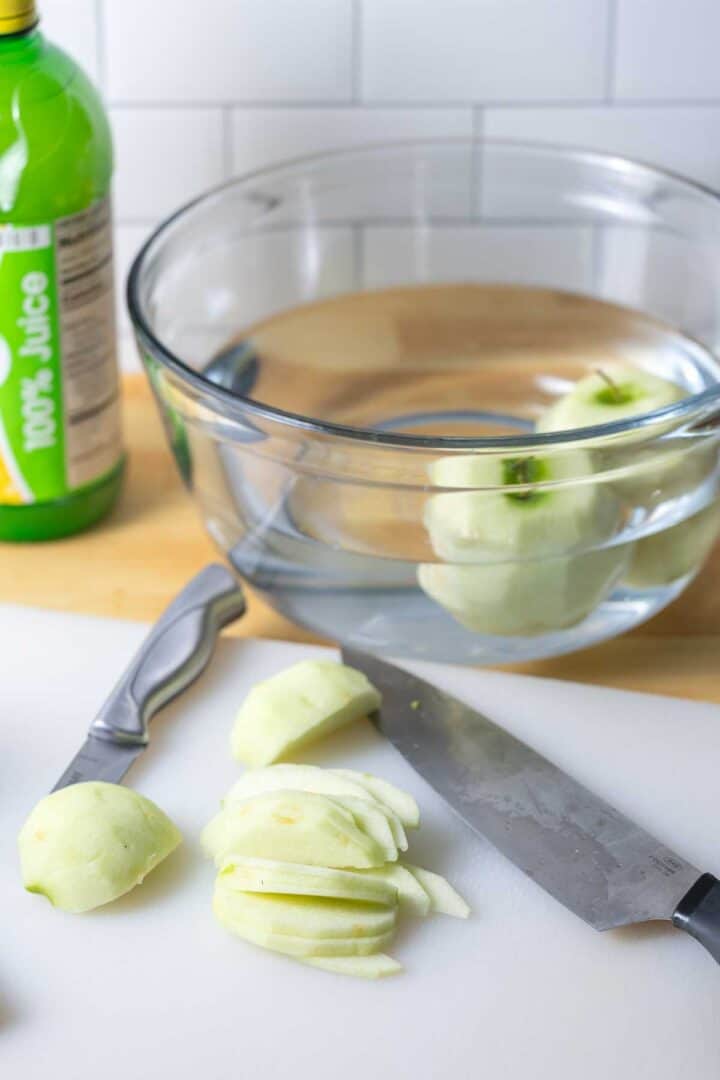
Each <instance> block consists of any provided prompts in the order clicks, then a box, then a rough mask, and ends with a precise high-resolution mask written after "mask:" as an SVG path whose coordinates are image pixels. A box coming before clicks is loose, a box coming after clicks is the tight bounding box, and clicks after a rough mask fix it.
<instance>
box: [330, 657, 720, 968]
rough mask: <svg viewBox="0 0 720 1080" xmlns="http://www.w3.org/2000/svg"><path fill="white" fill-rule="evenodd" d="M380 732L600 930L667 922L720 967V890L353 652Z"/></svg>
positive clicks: (469, 716) (550, 770) (422, 687)
mask: <svg viewBox="0 0 720 1080" xmlns="http://www.w3.org/2000/svg"><path fill="white" fill-rule="evenodd" d="M342 657H343V662H344V663H346V664H349V665H350V666H351V667H354V668H357V669H358V670H359V671H363V672H364V673H365V675H367V677H368V678H369V679H370V681H371V682H372V683H373V684H374V685H375V686H376V687H377V688H378V690H379V691H380V693H381V694H382V699H383V700H382V706H381V708H380V710H379V712H378V713H377V714H376V716H375V717H374V719H375V722H376V724H377V727H378V729H379V730H380V731H381V732H382V734H383V735H385V736H386V737H387V738H388V739H389V740H390V742H392V743H393V745H394V746H395V747H397V749H398V750H399V751H400V753H401V754H402V755H403V756H404V757H405V758H407V760H408V761H409V762H410V764H411V765H412V766H413V767H414V768H415V769H416V770H417V772H419V773H420V775H421V776H423V777H424V778H425V780H427V782H428V783H429V784H430V785H431V786H432V787H433V788H434V789H435V790H436V791H437V792H438V794H439V795H441V796H442V798H443V799H445V801H446V802H447V803H448V804H449V806H450V807H451V808H452V809H453V810H454V811H455V812H456V813H457V814H459V815H460V817H461V818H462V819H463V820H464V821H465V822H466V823H467V824H468V825H469V826H470V827H471V828H472V829H474V830H475V831H476V832H478V833H481V834H482V835H483V836H485V837H487V839H488V840H489V841H490V842H491V843H492V844H493V845H494V846H495V847H496V848H497V849H498V850H499V851H501V852H502V853H503V855H505V856H507V858H509V859H510V860H511V861H512V862H514V863H515V865H516V866H518V867H519V868H520V869H521V870H523V871H524V872H525V873H526V874H527V875H528V876H529V877H531V878H532V879H533V880H534V881H536V882H537V883H538V885H541V886H542V887H543V888H544V889H546V890H547V892H549V893H550V894H551V895H552V896H554V897H555V898H556V899H557V900H559V901H560V902H561V903H562V904H564V905H565V907H567V908H569V909H570V910H571V911H573V912H574V913H575V914H576V915H578V916H579V917H580V918H581V919H584V920H585V922H587V923H589V924H590V925H591V926H592V927H594V928H595V929H596V930H608V929H610V928H612V927H617V926H625V925H628V924H630V923H637V922H645V921H648V920H650V919H670V920H672V922H673V923H674V924H675V925H676V926H679V927H681V928H682V929H684V930H687V931H688V933H690V934H692V936H693V937H696V938H697V939H698V940H700V941H701V942H702V944H704V945H705V947H706V948H707V949H708V950H709V951H710V952H711V953H712V955H713V956H714V957H715V959H716V960H718V961H720V883H719V882H717V881H716V879H715V878H714V877H712V875H710V874H701V873H700V871H699V870H698V869H697V868H696V867H694V866H693V865H692V864H691V863H689V862H687V861H686V860H685V859H683V858H682V857H681V856H679V855H676V854H675V853H674V852H673V851H671V850H670V849H669V848H667V847H665V845H663V844H662V843H661V842H660V841H659V840H656V839H655V838H654V837H653V836H651V835H650V834H649V833H647V832H645V831H644V830H643V829H641V828H640V827H639V826H637V825H635V824H634V822H632V821H631V820H630V819H629V818H627V817H625V816H624V815H623V814H621V813H619V812H618V811H617V810H615V809H614V807H612V806H610V805H609V804H608V803H606V802H605V801H604V800H602V799H600V798H598V797H597V796H596V795H593V793H592V792H591V791H588V790H587V788H584V787H583V786H582V785H581V784H579V783H577V782H576V781H575V780H573V779H572V778H571V777H570V776H568V775H567V774H566V773H564V772H562V770H561V769H559V768H557V766H555V765H553V764H552V763H551V762H550V761H548V760H547V759H546V758H544V757H542V756H541V755H540V754H538V753H536V752H535V751H534V750H532V749H531V748H530V747H529V746H526V745H525V743H522V742H520V740H519V739H516V738H515V737H514V736H512V735H510V734H509V732H507V731H505V730H504V729H503V728H501V727H500V726H499V725H497V724H494V723H493V722H492V721H491V720H489V719H488V718H487V717H485V716H483V715H482V714H481V713H479V712H477V711H476V710H475V709H472V708H471V707H470V706H468V705H465V704H464V703H463V702H462V701H459V700H457V699H456V698H453V697H452V696H450V695H449V694H446V693H444V692H443V691H441V690H439V689H437V687H434V686H432V685H431V684H430V683H427V682H425V681H424V680H422V679H419V678H418V677H417V676H415V675H412V674H410V673H409V672H407V671H404V670H402V669H401V668H398V667H395V666H394V665H392V664H388V663H386V662H385V661H383V660H379V659H378V658H377V657H374V656H369V655H367V654H365V653H362V652H359V651H357V650H355V649H352V648H345V647H343V649H342Z"/></svg>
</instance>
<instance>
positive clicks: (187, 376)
mask: <svg viewBox="0 0 720 1080" xmlns="http://www.w3.org/2000/svg"><path fill="white" fill-rule="evenodd" d="M454 146H455V147H460V146H465V147H468V148H471V149H472V148H477V147H484V146H498V147H510V148H513V149H518V150H521V151H522V150H527V151H529V152H542V153H546V154H547V155H548V156H551V157H552V156H554V157H556V158H567V159H569V160H571V161H575V162H577V163H582V162H584V163H589V164H596V165H598V164H599V165H602V166H604V167H605V168H608V169H613V168H614V169H616V170H619V171H623V172H625V173H627V172H633V173H635V174H636V175H638V176H642V175H644V176H646V177H648V178H649V177H653V178H656V179H657V178H664V179H666V180H669V181H671V183H673V184H674V185H677V186H678V187H680V188H681V189H683V188H684V189H685V190H687V191H689V192H692V194H693V196H695V197H698V196H700V197H701V198H702V199H703V200H704V201H705V200H706V201H709V202H710V203H712V204H713V205H714V206H715V207H716V208H718V209H720V192H718V191H715V190H714V189H713V188H711V187H710V186H709V185H707V184H704V183H702V182H701V181H697V180H691V179H690V178H689V177H687V176H683V175H682V174H681V173H678V172H675V171H674V170H672V169H667V168H664V167H661V166H657V165H653V164H651V163H649V162H645V161H643V160H639V159H636V158H631V157H627V156H625V155H623V154H615V153H610V152H606V151H602V150H594V149H591V148H588V147H583V146H577V145H571V144H567V145H566V144H562V143H553V142H543V141H539V140H532V139H522V138H519V139H516V138H484V137H474V136H446V137H434V138H432V137H430V138H419V139H394V140H388V141H381V142H366V143H360V144H357V145H354V146H350V147H344V148H339V149H334V150H323V151H320V152H318V153H314V154H303V155H298V156H296V157H292V158H287V159H283V160H281V161H277V162H274V163H273V164H272V165H269V166H263V167H262V168H259V169H254V170H252V171H250V172H245V173H242V174H241V175H239V176H235V177H231V178H230V179H228V180H224V181H223V182H222V183H220V184H216V185H214V186H213V187H211V188H209V189H208V190H207V191H205V192H203V193H201V194H200V195H198V196H196V197H195V198H193V199H190V200H188V201H187V202H185V203H183V204H182V205H181V206H179V207H178V208H177V209H176V210H175V211H173V213H171V214H170V215H168V216H167V217H166V218H164V219H163V220H162V221H161V222H160V224H159V225H157V226H156V228H155V229H153V231H152V232H151V233H150V235H149V236H148V237H147V238H146V240H145V241H144V243H143V244H142V246H141V247H140V249H139V251H138V252H137V253H136V255H135V257H134V259H133V261H132V264H131V266H130V270H129V272H128V276H127V281H126V287H125V299H126V303H127V308H128V311H129V314H130V320H131V323H132V325H133V328H134V330H135V333H136V335H137V338H138V339H139V343H140V344H141V345H142V346H143V348H148V349H149V351H150V352H151V354H152V355H153V356H154V358H156V359H159V360H160V361H161V362H162V363H163V365H164V366H165V367H167V368H168V369H169V370H170V371H171V372H172V373H173V374H174V375H175V376H176V377H178V378H179V379H180V380H181V382H184V383H187V384H189V385H190V386H191V387H192V388H194V389H195V390H196V391H197V392H199V393H200V394H201V395H202V397H203V398H208V397H209V398H210V399H211V400H212V401H213V402H214V403H215V404H216V405H217V406H218V408H219V411H220V412H221V413H222V414H223V415H225V416H229V417H230V418H232V417H234V416H236V417H237V418H238V419H239V420H240V421H241V422H243V423H247V419H248V415H250V416H254V417H256V418H258V419H262V420H266V421H268V420H269V421H271V422H274V423H279V424H282V425H284V426H288V427H292V428H296V429H299V430H302V431H309V432H314V433H316V434H318V435H323V436H330V437H335V438H339V439H350V440H353V441H355V442H365V443H371V444H373V445H374V446H387V447H389V448H395V449H400V448H406V449H419V450H438V451H452V450H463V451H467V450H502V449H504V448H508V447H512V448H513V449H532V448H536V447H538V446H540V447H542V446H554V445H565V444H568V443H573V444H577V443H583V442H587V441H595V440H597V439H600V438H606V437H611V436H614V435H622V434H626V433H628V432H631V431H638V430H640V431H641V430H642V429H644V428H647V427H651V426H652V425H654V424H656V423H659V424H664V423H665V422H666V421H675V420H681V419H682V418H683V417H685V416H687V415H689V414H692V413H695V412H696V411H698V412H700V413H703V412H704V411H705V408H706V406H707V407H711V406H712V405H713V404H714V403H716V402H717V401H718V399H720V381H719V382H718V383H717V384H716V385H715V386H712V387H708V388H707V389H706V390H702V391H700V392H699V393H696V394H689V395H688V396H687V397H685V398H682V399H681V400H680V401H678V402H675V403H674V404H671V405H666V406H664V407H663V408H661V409H655V410H654V411H653V412H648V413H639V414H638V415H637V416H633V417H628V418H626V419H625V420H614V421H611V422H609V423H605V424H594V425H592V426H587V427H581V428H568V429H565V430H562V431H555V432H543V433H541V432H532V433H530V434H520V433H517V434H513V435H484V436H482V437H477V436H466V435H442V436H438V435H433V436H428V435H406V434H401V433H399V432H388V431H381V430H379V429H377V428H362V427H355V426H352V425H348V424H338V423H334V422H332V421H326V420H319V419H315V418H313V417H311V416H306V415H304V414H302V413H295V412H291V411H289V410H286V409H280V408H276V407H275V406H273V405H268V404H265V403H263V402H260V401H256V400H254V399H253V398H249V397H246V396H244V395H242V394H236V393H234V392H232V391H230V390H226V389H225V388H224V387H222V386H220V385H218V384H217V383H215V382H213V381H211V380H210V379H207V378H205V376H204V375H203V374H202V373H201V372H199V371H196V370H195V369H194V368H191V367H190V366H189V365H188V364H186V363H185V362H184V361H183V360H182V359H181V358H180V357H179V356H177V355H176V354H175V353H174V352H173V351H172V350H171V349H170V348H169V347H168V346H167V345H165V344H164V343H163V342H162V341H161V340H160V338H159V337H158V336H157V335H156V334H155V332H154V331H153V330H152V329H151V327H150V325H149V323H148V320H147V319H146V317H145V314H144V312H143V309H142V302H141V299H140V279H141V275H142V272H143V269H144V264H145V262H146V261H147V259H148V258H149V256H150V255H151V253H152V250H153V248H154V247H155V245H156V244H157V243H158V242H159V241H160V240H161V239H162V238H163V236H164V235H165V233H166V232H167V231H168V230H169V229H170V228H171V227H173V226H174V225H175V224H176V223H177V222H178V221H179V220H180V219H181V218H183V217H184V216H185V215H186V214H188V213H190V212H192V211H193V210H194V209H196V208H198V207H200V206H202V205H204V204H209V203H212V202H213V201H215V200H218V199H220V198H222V196H223V195H224V194H225V193H226V192H227V191H229V190H231V189H241V188H242V187H243V186H246V185H248V184H254V183H256V182H257V181H258V180H260V179H263V178H267V179H270V178H275V177H279V176H281V175H282V174H283V173H290V174H291V173H293V172H296V171H297V170H298V169H303V168H306V167H308V166H314V167H317V166H321V165H322V164H323V163H324V162H327V163H328V164H330V163H332V162H335V161H338V160H341V159H348V160H352V159H353V158H356V157H366V156H367V157H372V156H381V155H382V153H388V152H391V151H400V150H408V151H409V150H413V149H414V150H423V149H427V150H437V149H442V148H448V149H449V148H452V147H454ZM338 295H343V294H342V293H340V294H338ZM577 295H584V294H582V293H580V294H577ZM325 299H332V297H328V298H325ZM702 347H703V348H706V346H702ZM140 351H141V353H142V351H143V349H141V350H140ZM708 351H709V350H708Z"/></svg>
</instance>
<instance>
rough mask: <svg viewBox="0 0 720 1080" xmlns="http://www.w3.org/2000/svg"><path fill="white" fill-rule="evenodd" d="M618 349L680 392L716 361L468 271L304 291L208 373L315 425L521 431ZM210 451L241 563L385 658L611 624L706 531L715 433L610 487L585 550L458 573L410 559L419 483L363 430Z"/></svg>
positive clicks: (629, 617)
mask: <svg viewBox="0 0 720 1080" xmlns="http://www.w3.org/2000/svg"><path fill="white" fill-rule="evenodd" d="M618 362H620V363H624V364H628V365H634V366H638V367H641V368H644V369H646V370H650V371H652V372H654V373H655V374H658V375H660V376H662V377H663V378H667V379H671V380H673V381H674V382H676V383H678V384H680V385H681V386H683V387H684V388H686V390H687V392H688V393H696V392H698V391H700V390H703V389H705V388H706V387H708V386H710V385H712V384H713V383H715V382H716V381H717V379H718V378H719V377H720V372H719V371H718V365H717V362H716V361H715V359H714V357H713V356H712V355H711V354H710V353H709V352H708V351H707V350H705V349H703V348H702V347H701V346H700V345H699V344H698V343H697V342H695V341H693V340H691V339H689V338H687V337H684V336H683V335H682V334H680V333H678V332H677V331H674V330H671V329H669V328H668V327H667V326H664V325H663V324H661V323H659V322H657V321H655V320H653V319H651V318H649V317H647V316H645V315H643V314H641V313H639V312H637V311H633V310H630V309H628V308H622V307H619V306H616V305H613V304H609V303H604V302H601V301H598V300H593V299H589V298H587V297H581V296H578V295H575V294H571V293H566V292H561V291H554V290H545V289H531V288H526V287H519V286H499V285H496V286H487V285H475V284H458V285H446V286H437V285H435V286H423V287H412V288H402V289H390V290H383V291H378V292H365V293H356V294H351V295H345V296H341V297H336V298H333V299H330V300H326V301H322V302H316V303H312V304H307V305H304V306H303V307H300V308H295V309H293V310H290V311H286V312H283V313H281V314H279V315H277V316H274V317H272V318H270V319H267V320H265V321H263V322H262V323H258V324H255V325H254V326H251V327H248V328H246V329H245V330H244V331H243V332H242V334H240V335H238V336H237V337H235V338H234V339H233V341H232V342H231V343H229V345H228V347H227V348H226V349H224V350H223V351H222V352H221V353H220V354H218V356H216V357H215V359H214V360H213V361H212V362H211V364H210V365H209V367H208V368H207V369H206V370H207V372H208V374H209V375H210V377H212V378H213V379H215V380H216V381H218V382H220V383H221V384H223V385H225V386H226V387H229V388H232V389H234V390H235V392H237V393H240V394H243V395H245V396H247V397H249V398H251V399H253V400H256V401H258V402H261V403H268V404H271V405H272V406H273V407H274V408H280V409H283V410H285V411H287V412H290V413H296V414H300V415H309V416H312V417H314V418H316V419H320V420H323V421H326V422H328V423H332V424H339V425H345V426H350V427H361V428H365V429H368V428H370V429H375V430H377V431H378V432H398V433H405V434H415V435H430V436H433V435H434V436H440V435H443V436H449V435H457V436H471V437H472V436H486V435H512V434H513V433H521V434H527V433H529V432H531V431H532V430H533V427H534V423H535V421H536V419H537V418H538V417H539V416H540V414H541V413H542V412H543V410H544V409H545V408H546V407H547V406H548V405H549V404H550V403H551V402H552V401H553V400H554V399H556V398H557V397H558V396H559V395H562V394H564V393H566V392H567V391H568V390H569V389H570V388H571V387H572V385H573V383H574V382H575V381H576V380H577V379H578V378H580V377H582V376H583V375H585V374H587V373H588V372H589V371H591V370H593V369H596V368H598V367H600V368H602V367H603V365H607V364H609V363H618ZM196 449H197V452H204V453H205V454H206V455H207V453H208V450H207V449H204V450H203V448H202V447H200V446H198V447H197V448H196ZM212 453H213V454H214V458H213V461H212V462H208V461H204V462H203V466H204V467H203V468H202V469H201V470H198V474H199V475H202V477H203V486H202V490H198V491H197V495H198V497H199V498H200V500H201V502H202V504H203V511H204V514H205V515H206V519H207V522H208V524H209V527H210V529H211V531H212V533H213V535H214V537H215V539H216V541H217V542H218V544H219V545H220V546H221V548H222V549H223V550H224V551H225V552H226V553H227V554H228V556H229V557H230V559H231V561H232V562H233V564H234V565H235V567H236V568H237V569H238V571H239V572H240V574H241V575H242V576H243V577H244V578H245V579H246V580H247V581H248V582H249V583H250V584H251V585H252V586H253V587H255V588H256V589H257V590H259V591H260V592H261V593H262V594H263V595H264V597H265V598H266V599H267V600H268V601H269V602H270V603H271V604H272V605H273V606H274V607H275V608H277V609H278V610H280V611H281V612H282V613H283V614H285V615H287V616H288V617H289V618H291V619H292V620H294V621H296V622H298V623H301V624H303V625H305V626H307V627H310V628H311V629H313V630H315V631H317V632H318V633H320V634H324V635H327V636H330V637H335V638H341V639H343V640H345V641H349V642H352V643H353V644H354V645H356V646H358V647H360V648H365V649H370V650H374V651H379V652H387V653H389V654H395V655H398V656H403V655H404V656H419V657H421V656H432V657H434V658H436V659H437V658H444V659H446V660H450V661H455V662H461V663H462V662H467V663H472V662H475V663H490V662H504V661H513V660H526V659H532V658H535V657H541V656H548V655H557V654H559V653H562V652H568V651H571V650H574V649H578V648H582V647H584V646H586V645H590V644H592V643H594V642H597V641H600V640H602V639H604V638H608V637H611V636H614V635H616V634H618V633H620V632H622V631H624V630H626V629H628V628H630V627H632V626H634V625H636V624H637V623H639V622H641V621H643V620H645V619H647V618H649V617H651V616H652V615H653V614H655V613H656V612H657V611H659V610H660V609H661V608H662V607H664V606H665V605H666V604H667V603H669V602H670V601H671V600H672V599H674V597H675V596H677V595H678V594H679V593H680V592H681V591H682V590H683V588H684V587H685V586H686V584H687V582H688V580H689V578H691V577H692V576H694V574H695V573H697V570H698V569H699V567H700V565H701V564H702V562H703V560H704V558H705V556H706V554H707V551H708V550H709V548H710V547H711V546H712V542H713V539H714V536H715V535H716V533H717V531H718V521H717V516H718V515H717V512H716V508H715V502H714V500H715V489H716V470H715V467H714V464H715V458H716V445H715V442H714V435H713V434H712V433H709V434H708V435H707V436H706V437H705V439H704V441H703V445H702V446H700V445H699V443H698V441H697V439H696V440H695V443H693V448H692V449H691V450H690V451H689V452H688V458H689V460H691V461H692V462H696V461H700V462H701V463H702V468H701V469H699V470H698V469H696V468H694V467H693V469H692V470H684V472H685V473H687V475H688V476H691V477H692V479H691V480H690V481H689V482H688V483H684V482H683V483H682V484H680V485H679V486H678V484H677V482H675V483H674V484H672V485H669V486H668V489H667V490H663V485H660V486H659V488H658V489H657V490H652V491H650V490H649V491H643V490H640V491H638V490H637V485H635V487H634V488H633V486H632V485H630V486H629V488H628V485H625V487H624V488H622V489H621V494H620V496H619V497H620V499H621V501H622V504H623V507H622V515H621V521H620V523H619V525H618V528H617V530H616V531H615V532H614V534H613V535H612V536H608V537H604V538H603V539H602V541H601V542H599V543H596V542H594V541H589V543H588V547H589V548H593V549H594V550H593V551H586V550H583V551H582V552H580V551H578V552H576V553H574V554H573V555H571V556H570V557H568V556H567V553H566V554H565V555H564V556H563V557H562V558H559V557H558V556H555V555H553V556H552V557H545V558H543V559H537V558H532V557H530V558H529V557H528V555H527V553H523V555H522V557H520V558H518V555H517V553H516V554H515V555H514V556H513V557H511V558H507V557H505V556H504V555H503V554H502V553H500V554H498V553H497V552H496V553H495V554H494V555H492V556H489V557H488V556H487V555H483V556H482V557H481V559H480V560H479V564H478V566H477V567H476V568H475V569H473V567H472V566H469V567H465V568H464V569H462V570H460V571H459V572H458V574H456V575H455V576H453V574H454V571H453V570H452V569H451V570H449V571H448V570H447V569H445V568H443V569H441V570H440V571H437V570H433V569H431V570H424V571H423V570H421V571H420V574H419V573H418V571H419V567H428V566H430V567H432V566H433V565H434V566H435V567H437V566H438V565H442V564H439V563H438V558H437V555H436V553H435V551H434V550H433V545H432V543H431V538H430V537H429V535H428V532H427V529H426V528H425V526H424V524H423V519H424V512H425V507H426V504H427V499H428V493H427V492H426V491H425V492H423V491H422V489H421V488H420V487H418V485H417V483H416V484H407V485H404V484H402V483H397V482H395V483H394V484H392V485H390V484H384V485H381V484H380V483H379V481H381V480H382V479H383V478H382V477H379V476H375V475H374V473H373V467H372V462H371V460H370V457H369V455H370V454H371V451H370V450H368V448H367V447H365V448H364V449H363V448H362V447H360V446H359V444H357V443H354V442H353V441H352V440H348V441H347V442H346V443H338V442H337V441H336V440H334V441H333V443H332V446H331V447H328V445H326V444H324V443H323V441H322V440H320V442H319V443H317V442H316V443H315V444H312V443H310V442H309V443H308V445H307V446H306V447H304V449H303V452H302V454H301V455H300V456H297V454H296V456H295V457H294V459H292V460H287V459H283V448H282V447H274V446H273V447H268V443H267V441H266V440H263V439H262V438H261V437H260V435H259V433H258V432H257V431H254V430H253V428H252V427H248V430H247V432H246V433H245V436H244V437H241V438H240V439H237V438H233V439H232V440H230V439H225V440H222V441H221V443H220V446H219V449H217V450H213V451H212ZM359 453H364V454H365V455H366V456H367V458H368V460H367V464H368V468H367V474H366V476H365V478H364V479H363V478H362V476H360V477H358V454H359ZM399 453H400V452H399ZM405 453H412V452H411V451H410V452H408V451H405ZM413 467H415V468H416V467H417V466H416V465H415V464H414V462H413ZM360 472H362V469H360ZM350 473H352V474H353V480H352V482H351V480H350V478H349V474H350ZM671 528H672V529H674V532H673V533H670V531H669V530H670V529H671ZM641 544H642V545H644V546H642V547H641V546H640V545H641ZM641 556H642V557H641ZM488 562H489V563H490V564H491V565H488ZM443 575H444V576H445V578H447V577H448V575H449V581H445V580H444V577H443ZM438 578H439V579H441V585H440V586H438V584H437V580H436V579H438ZM443 581H444V584H443Z"/></svg>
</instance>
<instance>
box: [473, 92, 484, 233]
mask: <svg viewBox="0 0 720 1080" xmlns="http://www.w3.org/2000/svg"><path fill="white" fill-rule="evenodd" d="M484 134H485V114H484V110H483V108H482V106H481V105H476V106H475V108H474V109H473V111H472V138H473V143H474V144H477V145H474V146H473V150H472V159H471V162H470V185H471V203H470V205H471V208H472V213H473V215H474V216H475V215H478V214H482V188H481V184H482V167H481V166H482V161H481V160H479V159H478V155H480V154H482V149H481V146H480V140H481V139H482V138H483V136H484Z"/></svg>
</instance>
